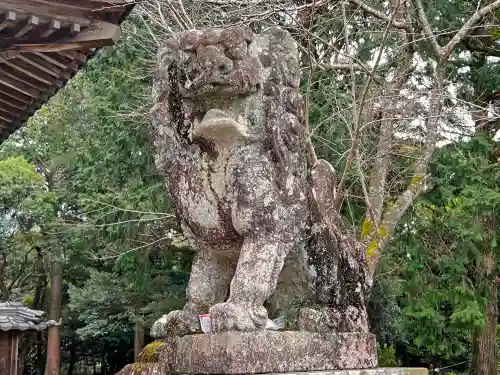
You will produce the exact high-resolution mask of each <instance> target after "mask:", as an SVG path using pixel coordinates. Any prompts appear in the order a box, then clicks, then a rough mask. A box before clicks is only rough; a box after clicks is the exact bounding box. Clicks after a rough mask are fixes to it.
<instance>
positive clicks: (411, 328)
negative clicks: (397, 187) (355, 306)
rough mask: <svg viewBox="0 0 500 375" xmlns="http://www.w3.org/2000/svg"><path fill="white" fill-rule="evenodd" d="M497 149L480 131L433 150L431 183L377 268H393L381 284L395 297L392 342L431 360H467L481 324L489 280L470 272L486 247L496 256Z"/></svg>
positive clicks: (499, 196) (498, 215) (499, 168)
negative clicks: (474, 333)
mask: <svg viewBox="0 0 500 375" xmlns="http://www.w3.org/2000/svg"><path fill="white" fill-rule="evenodd" d="M499 150H500V148H499V144H498V143H497V142H494V141H491V140H488V139H486V138H483V137H480V136H476V137H474V138H472V139H471V140H470V141H468V142H464V143H462V144H459V145H454V146H453V147H451V146H450V147H446V148H443V149H442V150H440V151H439V152H438V153H437V155H436V157H435V158H434V161H433V162H432V164H431V168H432V175H433V176H434V177H433V178H432V181H431V186H432V188H431V189H429V190H428V191H427V193H426V194H425V195H424V196H422V197H421V199H420V200H419V201H418V202H417V203H416V204H415V205H414V206H413V209H412V210H411V213H410V214H409V215H407V218H406V220H405V224H403V226H402V229H401V231H400V233H399V236H398V238H397V240H396V241H395V242H394V243H393V246H392V247H391V249H390V252H389V253H388V254H387V256H386V260H385V261H386V262H387V263H386V264H385V265H384V269H392V270H394V269H397V272H396V273H395V274H394V275H393V276H392V277H391V279H390V280H382V281H381V283H382V284H383V288H385V289H386V290H387V289H388V288H389V289H390V290H391V292H392V295H393V296H397V297H396V298H397V304H398V306H399V307H400V309H399V310H398V309H396V310H397V311H399V312H400V314H401V315H399V318H398V319H397V320H394V322H393V324H396V325H398V329H396V335H395V336H393V337H391V339H392V340H393V341H392V342H399V343H400V344H402V345H405V346H406V347H407V350H408V352H410V353H413V355H416V356H418V357H420V358H425V357H427V358H428V360H427V361H429V362H433V363H435V364H438V365H442V364H443V363H453V362H459V361H460V360H464V358H465V359H466V358H467V356H468V353H469V352H470V345H471V332H473V330H474V329H475V328H476V327H483V326H484V324H485V318H484V313H483V311H484V303H485V300H486V298H488V293H489V290H490V288H489V287H488V286H489V285H490V283H491V282H493V280H488V279H485V278H484V277H483V278H478V277H477V274H476V271H475V270H476V266H477V265H478V264H481V263H482V262H483V260H484V257H485V256H486V255H488V254H490V252H491V251H493V252H494V257H495V259H498V257H499V256H500V253H499V250H500V249H499V247H498V245H497V236H498V228H497V227H495V224H494V223H495V222H498V220H499V219H500V191H499V189H498V186H500V185H499V183H500V165H499V164H498V161H497V160H498V155H499ZM396 264H397V266H396V268H394V267H395V265H396ZM386 267H387V268H386ZM381 272H383V270H382V271H381ZM496 274H497V272H496V271H493V272H492V273H491V275H496ZM491 277H493V276H491ZM395 285H397V287H395Z"/></svg>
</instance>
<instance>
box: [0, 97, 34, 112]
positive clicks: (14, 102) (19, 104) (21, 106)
mask: <svg viewBox="0 0 500 375" xmlns="http://www.w3.org/2000/svg"><path fill="white" fill-rule="evenodd" d="M0 103H3V104H4V105H5V104H6V105H8V106H11V107H14V108H17V109H20V110H21V111H24V110H25V109H26V107H27V106H28V105H27V104H26V103H24V102H22V101H20V100H16V99H13V98H12V97H10V96H8V95H5V94H1V93H0Z"/></svg>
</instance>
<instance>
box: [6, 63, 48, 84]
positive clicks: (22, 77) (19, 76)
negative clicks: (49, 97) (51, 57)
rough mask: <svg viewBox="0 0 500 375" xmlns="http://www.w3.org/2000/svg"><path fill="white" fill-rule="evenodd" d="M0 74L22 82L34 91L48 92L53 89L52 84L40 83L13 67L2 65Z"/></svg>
mask: <svg viewBox="0 0 500 375" xmlns="http://www.w3.org/2000/svg"><path fill="white" fill-rule="evenodd" d="M0 74H3V75H6V76H7V77H10V78H12V79H15V80H17V81H19V82H22V83H24V84H26V85H28V86H30V87H33V88H34V89H36V90H38V91H46V90H48V89H49V88H50V87H52V85H51V84H50V83H49V84H43V83H42V82H40V81H38V80H34V79H33V78H32V77H30V76H27V75H26V74H24V73H22V72H20V71H18V70H15V69H13V68H12V67H10V66H7V65H5V64H4V65H0ZM54 81H55V80H54Z"/></svg>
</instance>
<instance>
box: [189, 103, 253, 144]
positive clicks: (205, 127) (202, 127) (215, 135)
mask: <svg viewBox="0 0 500 375" xmlns="http://www.w3.org/2000/svg"><path fill="white" fill-rule="evenodd" d="M233 117H234V116H232V115H231V114H229V113H226V112H224V111H221V110H220V109H211V110H209V111H208V112H207V113H206V114H205V116H203V120H202V121H201V122H200V123H198V124H196V125H195V128H194V129H193V135H194V136H195V137H198V138H203V139H206V140H208V141H212V142H215V143H216V144H218V145H220V146H226V147H227V146H229V145H231V144H233V143H235V142H236V141H238V140H239V139H242V138H245V137H246V128H245V126H244V125H242V124H240V123H239V122H238V121H236V120H235V119H234V118H233Z"/></svg>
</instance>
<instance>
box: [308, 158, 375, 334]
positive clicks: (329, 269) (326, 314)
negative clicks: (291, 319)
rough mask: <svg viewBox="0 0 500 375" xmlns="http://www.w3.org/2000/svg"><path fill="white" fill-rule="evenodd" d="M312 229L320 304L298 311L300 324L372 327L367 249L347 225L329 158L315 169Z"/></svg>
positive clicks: (315, 293) (313, 281)
mask: <svg viewBox="0 0 500 375" xmlns="http://www.w3.org/2000/svg"><path fill="white" fill-rule="evenodd" d="M311 181H312V200H311V212H312V216H313V217H312V220H313V225H312V230H311V242H310V243H309V247H308V249H307V258H308V259H307V264H308V266H309V271H310V291H311V294H312V299H313V301H314V302H315V303H316V304H318V305H319V306H320V307H319V308H317V309H311V308H305V309H303V310H302V311H301V312H300V314H299V319H298V323H299V328H300V329H301V330H305V331H310V332H325V331H327V332H328V331H334V332H368V330H369V326H368V314H367V310H366V301H365V296H366V294H367V292H368V290H369V289H370V287H371V279H370V276H369V273H368V266H367V262H366V255H365V252H364V251H363V248H362V247H361V246H360V243H359V242H358V241H357V240H356V239H355V238H354V237H353V236H350V235H349V234H346V233H348V232H347V231H346V230H345V228H343V225H342V221H341V218H340V214H339V212H338V211H337V209H336V208H335V187H336V182H335V173H334V170H333V167H332V166H331V165H330V164H329V163H328V162H326V161H325V160H319V161H318V162H317V163H316V165H314V166H313V168H312V171H311Z"/></svg>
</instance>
